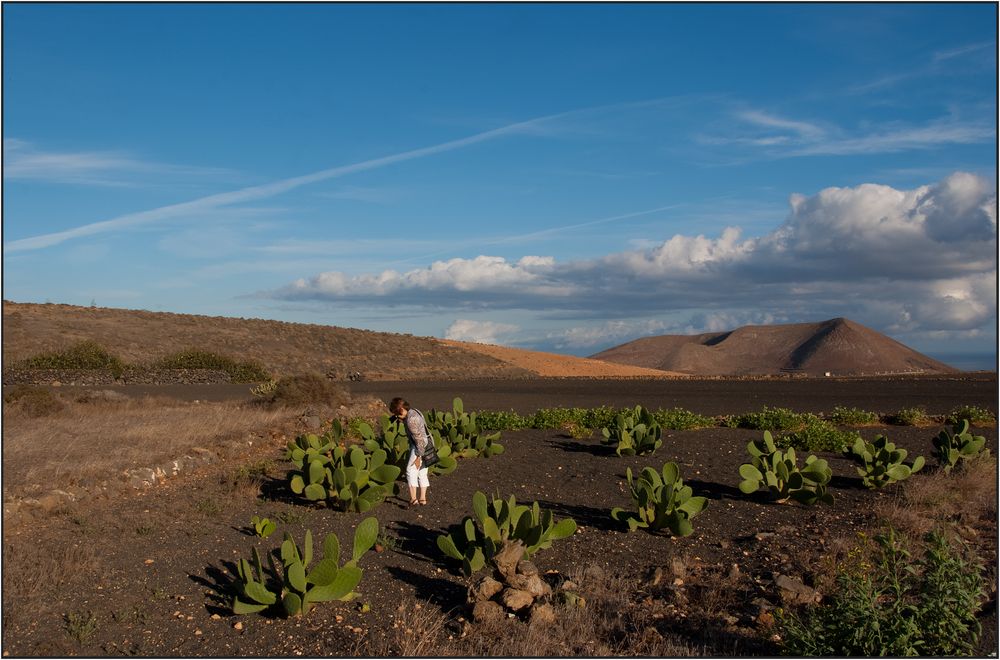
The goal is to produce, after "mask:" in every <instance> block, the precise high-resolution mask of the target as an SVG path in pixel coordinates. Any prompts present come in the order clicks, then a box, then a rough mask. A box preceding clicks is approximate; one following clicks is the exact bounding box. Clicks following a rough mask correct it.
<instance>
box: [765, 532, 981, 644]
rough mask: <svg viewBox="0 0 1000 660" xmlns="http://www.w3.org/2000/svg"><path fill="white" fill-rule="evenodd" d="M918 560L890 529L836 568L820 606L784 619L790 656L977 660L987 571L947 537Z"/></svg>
mask: <svg viewBox="0 0 1000 660" xmlns="http://www.w3.org/2000/svg"><path fill="white" fill-rule="evenodd" d="M925 540H926V544H925V547H924V550H923V553H922V556H921V557H920V559H917V560H914V559H913V557H912V555H911V550H910V548H909V547H908V546H909V545H910V544H907V543H904V542H903V541H901V540H899V539H897V538H896V535H895V532H894V531H893V530H892V528H889V529H888V531H887V532H885V533H883V534H879V535H878V536H876V537H875V541H876V544H875V547H874V548H873V547H871V544H870V543H866V544H865V545H863V546H861V547H860V548H856V549H855V550H854V551H852V558H851V559H852V560H851V561H849V562H842V563H841V564H840V565H839V566H838V568H837V578H836V581H837V589H836V590H835V591H834V592H833V593H831V594H830V595H829V597H828V598H827V599H826V600H824V602H823V604H822V605H819V606H816V607H814V608H812V609H808V610H806V611H804V612H802V613H801V614H798V613H795V612H786V613H782V614H781V615H780V616H779V617H778V625H779V629H780V636H781V639H782V644H783V645H784V647H785V649H786V651H788V652H789V653H790V654H792V655H798V656H841V657H843V656H868V657H872V656H897V657H899V656H908V655H921V656H952V655H971V654H972V653H973V652H974V651H975V649H976V644H977V643H978V641H979V636H980V634H981V632H982V630H981V627H980V624H979V622H978V621H977V620H976V612H977V611H978V609H979V606H980V602H981V600H982V597H983V588H982V578H981V577H980V572H981V570H982V567H981V566H980V565H979V564H978V562H977V561H976V560H975V559H972V560H968V559H966V558H965V557H964V556H963V552H962V551H961V550H962V548H960V549H956V548H955V547H953V546H952V544H951V543H949V541H948V539H947V537H946V536H945V534H943V533H941V532H940V531H933V532H931V533H930V534H928V535H927V537H926V539H925Z"/></svg>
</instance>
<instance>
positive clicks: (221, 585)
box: [188, 561, 238, 616]
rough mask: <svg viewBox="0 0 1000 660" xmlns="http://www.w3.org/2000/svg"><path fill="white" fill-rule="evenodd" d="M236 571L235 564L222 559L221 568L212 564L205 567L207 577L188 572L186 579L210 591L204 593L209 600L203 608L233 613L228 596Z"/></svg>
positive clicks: (221, 614) (230, 592)
mask: <svg viewBox="0 0 1000 660" xmlns="http://www.w3.org/2000/svg"><path fill="white" fill-rule="evenodd" d="M223 569H225V570H223ZM226 571H228V573H227V572H226ZM237 573H238V571H237V569H236V564H234V563H233V562H231V561H223V562H222V568H220V567H218V566H214V565H209V566H206V567H205V575H206V576H207V578H206V577H203V576H201V575H195V574H193V573H188V579H189V580H191V581H192V582H194V583H195V584H198V585H199V586H202V587H204V588H205V589H207V590H209V591H210V593H207V594H206V598H207V599H208V601H209V602H208V603H207V604H206V605H205V609H206V610H208V612H209V613H210V614H218V615H219V616H226V615H231V614H232V613H233V610H232V608H231V607H230V601H229V598H230V597H231V596H232V584H233V581H234V580H235V579H236V578H235V577H233V576H235V575H236V574H237Z"/></svg>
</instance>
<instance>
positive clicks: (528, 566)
mask: <svg viewBox="0 0 1000 660" xmlns="http://www.w3.org/2000/svg"><path fill="white" fill-rule="evenodd" d="M517 574H518V575H538V567H537V566H535V564H534V563H533V562H530V561H528V560H524V561H521V562H519V563H518V565H517Z"/></svg>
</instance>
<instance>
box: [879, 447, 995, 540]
mask: <svg viewBox="0 0 1000 660" xmlns="http://www.w3.org/2000/svg"><path fill="white" fill-rule="evenodd" d="M996 475H997V462H996V458H994V457H992V456H987V457H984V458H980V459H978V460H974V461H972V462H967V463H963V464H962V465H961V466H960V467H959V468H957V469H955V470H952V472H951V473H946V472H944V470H934V471H931V472H928V473H926V474H924V473H919V474H916V475H914V476H913V477H911V478H910V479H907V481H906V482H905V484H904V485H903V486H904V487H903V489H902V492H901V495H899V496H898V497H896V498H894V499H892V500H891V501H889V502H887V503H886V504H883V505H881V506H880V507H879V508H878V510H877V513H878V515H879V517H880V518H883V519H884V520H885V521H886V522H888V523H889V524H891V525H892V526H893V527H895V528H896V529H899V530H902V531H906V532H909V533H911V534H914V535H917V536H920V535H923V534H926V533H927V532H929V531H930V530H931V529H933V528H934V527H936V526H938V524H940V523H943V522H956V523H958V524H959V525H965V526H967V527H971V528H974V529H976V528H980V527H982V526H983V524H984V523H987V524H990V523H991V524H992V525H993V526H994V529H995V525H996V518H997V479H996Z"/></svg>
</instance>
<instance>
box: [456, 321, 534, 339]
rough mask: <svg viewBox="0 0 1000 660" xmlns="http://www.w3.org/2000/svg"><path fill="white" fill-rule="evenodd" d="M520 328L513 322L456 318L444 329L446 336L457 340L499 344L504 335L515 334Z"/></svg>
mask: <svg viewBox="0 0 1000 660" xmlns="http://www.w3.org/2000/svg"><path fill="white" fill-rule="evenodd" d="M520 329H521V327H520V326H517V325H513V324H511V323H499V322H497V321H473V320H470V319H455V321H454V322H453V323H452V324H451V325H449V326H448V328H447V329H446V330H445V331H444V338H445V339H454V340H455V341H471V342H475V343H477V344H499V343H500V341H501V338H502V337H504V336H506V335H510V334H513V333H515V332H517V331H518V330H520Z"/></svg>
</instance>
